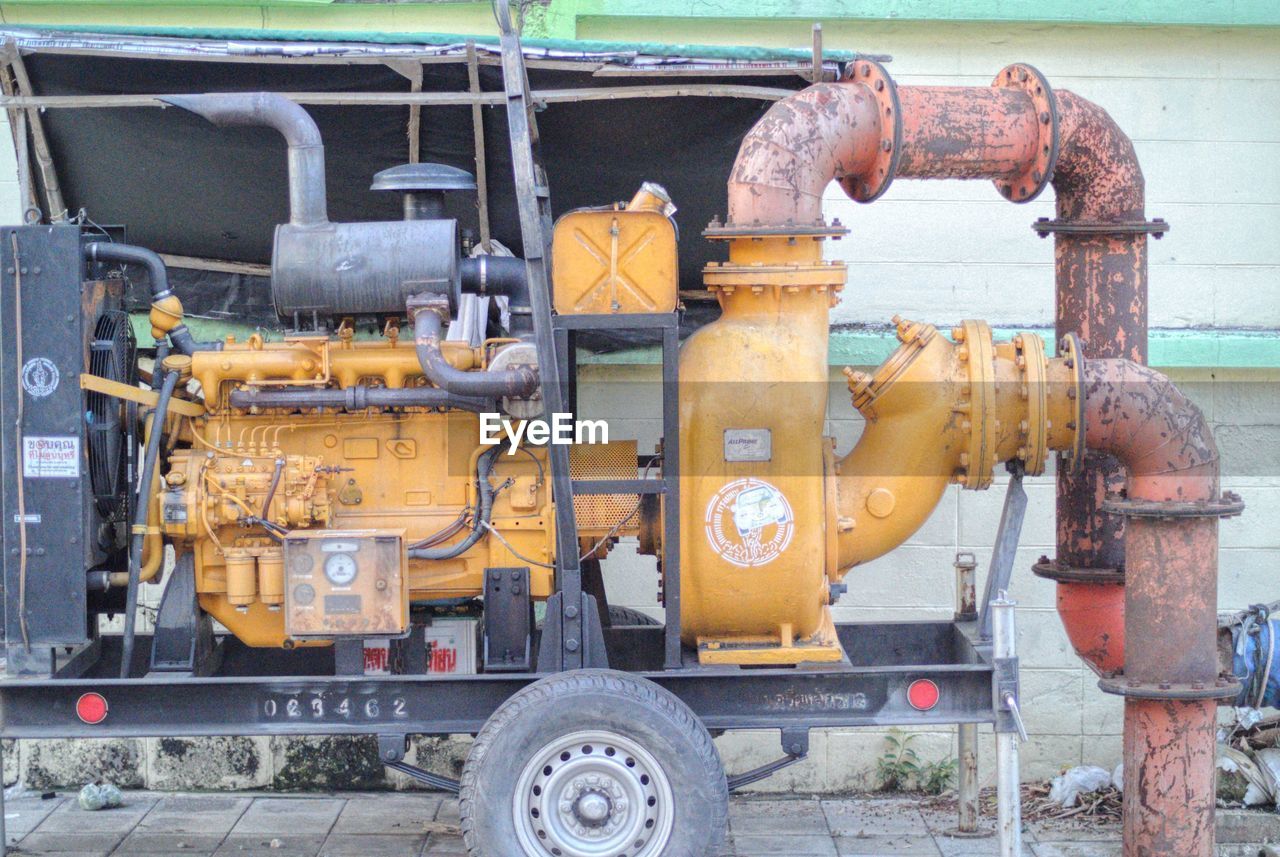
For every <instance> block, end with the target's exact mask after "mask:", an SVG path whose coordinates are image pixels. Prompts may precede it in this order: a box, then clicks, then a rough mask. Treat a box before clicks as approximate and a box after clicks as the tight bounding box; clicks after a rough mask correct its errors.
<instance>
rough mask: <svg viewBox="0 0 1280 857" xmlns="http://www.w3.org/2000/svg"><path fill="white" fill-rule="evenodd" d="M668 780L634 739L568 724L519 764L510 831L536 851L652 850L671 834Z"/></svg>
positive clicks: (609, 855) (580, 856)
mask: <svg viewBox="0 0 1280 857" xmlns="http://www.w3.org/2000/svg"><path fill="white" fill-rule="evenodd" d="M674 809H675V803H674V797H673V794H672V791H671V782H670V779H669V778H668V777H667V774H666V772H665V771H664V770H663V769H662V766H661V765H659V764H658V760H657V759H655V758H654V757H653V754H651V753H650V752H649V751H647V750H646V749H645V748H644V747H642V746H640V745H639V744H638V743H637V742H635V741H634V740H632V739H630V738H627V737H624V736H622V735H619V734H617V733H616V732H607V731H600V730H591V731H582V732H574V733H572V734H569V735H563V736H560V737H558V738H555V739H553V740H552V741H550V742H548V743H547V744H546V745H544V746H543V747H542V749H540V750H538V751H537V752H536V753H534V754H533V756H532V757H531V758H530V760H529V762H528V763H527V764H526V765H525V767H524V770H522V771H521V772H520V778H519V780H518V781H517V783H516V791H515V800H514V806H513V811H514V813H515V822H516V825H515V826H516V835H517V836H518V838H519V840H520V845H521V848H522V849H523V850H524V853H525V854H527V855H535V856H536V857H545V855H550V857H657V855H660V854H662V852H663V849H665V848H666V846H667V843H668V842H669V840H670V839H671V831H672V827H673V822H674Z"/></svg>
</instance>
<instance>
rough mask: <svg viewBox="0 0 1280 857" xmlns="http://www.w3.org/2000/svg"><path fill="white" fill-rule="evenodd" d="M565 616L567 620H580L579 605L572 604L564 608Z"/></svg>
mask: <svg viewBox="0 0 1280 857" xmlns="http://www.w3.org/2000/svg"><path fill="white" fill-rule="evenodd" d="M564 615H565V617H566V618H569V619H577V618H578V607H577V605H575V604H570V605H569V606H568V607H566V608H564Z"/></svg>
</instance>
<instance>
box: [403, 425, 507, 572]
mask: <svg viewBox="0 0 1280 857" xmlns="http://www.w3.org/2000/svg"><path fill="white" fill-rule="evenodd" d="M502 449H503V447H501V446H495V447H494V448H493V449H490V450H487V451H485V452H484V453H482V454H481V455H480V458H479V459H478V460H477V461H476V493H477V496H478V497H479V500H480V502H479V504H478V508H477V509H476V515H475V518H474V519H473V520H472V522H471V532H469V533H467V537H466V538H465V539H463V540H462V541H460V542H458V543H457V544H454V545H448V546H446V547H442V548H411V549H410V550H409V559H453V558H454V557H458V556H462V555H463V554H464V553H466V552H467V551H469V550H471V548H472V547H474V546H475V543H476V542H478V541H480V537H481V536H483V535H484V531H485V525H486V524H488V523H489V520H490V518H492V517H493V497H494V495H495V494H497V493H498V492H497V491H495V490H494V488H493V486H492V485H490V484H489V474H491V473H492V472H493V460H494V459H495V458H497V457H498V453H499V452H501V451H502Z"/></svg>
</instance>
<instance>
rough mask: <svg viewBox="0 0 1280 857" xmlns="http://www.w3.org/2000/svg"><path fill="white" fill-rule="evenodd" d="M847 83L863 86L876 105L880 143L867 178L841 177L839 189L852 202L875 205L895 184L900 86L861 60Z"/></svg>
mask: <svg viewBox="0 0 1280 857" xmlns="http://www.w3.org/2000/svg"><path fill="white" fill-rule="evenodd" d="M845 79H846V80H847V81H849V82H852V83H861V84H862V85H863V86H865V87H866V88H867V89H868V90H869V91H870V92H871V96H872V98H874V99H875V102H876V108H877V109H876V112H877V114H878V115H879V117H880V142H879V143H878V144H877V146H876V159H875V161H874V162H872V164H871V166H870V167H869V168H868V169H867V171H866V173H865V174H864V175H856V176H842V177H841V178H840V186H841V187H842V188H844V192H845V193H847V194H848V195H849V198H850V199H854V200H857V201H858V202H874V201H875V200H877V199H879V198H880V197H881V196H883V195H884V192H885V191H886V190H888V189H889V185H891V184H893V177H894V176H895V175H897V172H898V159H899V158H900V157H901V154H902V109H901V105H900V104H899V103H898V85H897V84H896V83H894V82H893V78H892V77H890V76H889V72H887V71H885V68H884V66H882V65H880V63H878V62H874V61H872V60H858V61H857V62H854V63H853V64H852V65H850V66H849V67H848V70H847V71H846V72H845Z"/></svg>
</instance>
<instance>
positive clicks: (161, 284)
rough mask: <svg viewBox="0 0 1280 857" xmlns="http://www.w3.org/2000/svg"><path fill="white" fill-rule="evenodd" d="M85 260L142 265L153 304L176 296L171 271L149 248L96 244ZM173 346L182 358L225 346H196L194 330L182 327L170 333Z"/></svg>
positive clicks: (89, 246) (88, 246)
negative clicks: (148, 281) (171, 284)
mask: <svg viewBox="0 0 1280 857" xmlns="http://www.w3.org/2000/svg"><path fill="white" fill-rule="evenodd" d="M84 256H85V258H86V259H88V260H89V261H90V262H120V263H122V264H125V265H141V266H142V267H144V268H146V269H147V279H148V280H150V281H151V303H153V304H156V303H159V302H160V301H162V300H164V299H165V298H167V297H169V296H170V295H172V294H173V290H172V289H171V288H169V269H168V268H166V267H165V264H164V260H163V259H161V258H160V256H159V254H157V253H155V252H153V251H151V250H148V249H147V248H146V247H135V246H134V245H132V244H117V243H115V242H113V241H95V242H93V243H91V244H86V245H84ZM169 342H170V343H171V344H172V345H173V350H174V351H177V352H178V353H179V354H187V355H190V354H191V353H192V352H195V351H220V350H222V343H221V342H196V340H195V337H193V336H192V335H191V330H190V329H189V328H188V327H187V326H186V325H185V324H181V323H180V324H179V325H178V326H177V327H175V328H174V329H173V330H171V331H169Z"/></svg>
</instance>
